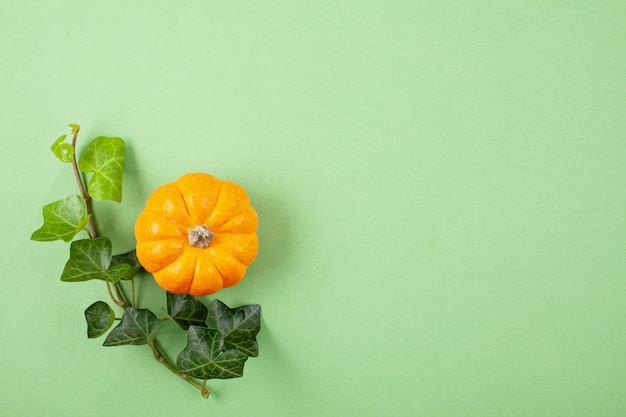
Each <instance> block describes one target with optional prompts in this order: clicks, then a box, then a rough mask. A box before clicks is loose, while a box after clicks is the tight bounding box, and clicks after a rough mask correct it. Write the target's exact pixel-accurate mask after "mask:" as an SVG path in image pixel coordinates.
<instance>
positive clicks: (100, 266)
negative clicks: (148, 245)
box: [61, 236, 130, 282]
mask: <svg viewBox="0 0 626 417" xmlns="http://www.w3.org/2000/svg"><path fill="white" fill-rule="evenodd" d="M111 251H112V244H111V240H110V239H109V238H108V237H106V236H102V237H99V238H96V239H82V240H76V241H74V242H72V245H71V246H70V259H69V260H68V261H67V263H66V264H65V268H64V269H63V273H62V274H61V281H66V282H81V281H89V280H91V279H99V280H102V281H108V282H117V281H119V280H120V279H121V278H122V277H123V276H124V274H125V273H126V272H127V271H128V270H129V269H130V265H128V264H117V265H111V258H112V255H111Z"/></svg>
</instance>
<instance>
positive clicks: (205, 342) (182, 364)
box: [176, 326, 248, 379]
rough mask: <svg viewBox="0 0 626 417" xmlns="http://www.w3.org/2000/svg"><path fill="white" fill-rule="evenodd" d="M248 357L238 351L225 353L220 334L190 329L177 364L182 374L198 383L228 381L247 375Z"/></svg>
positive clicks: (208, 330) (226, 351)
mask: <svg viewBox="0 0 626 417" xmlns="http://www.w3.org/2000/svg"><path fill="white" fill-rule="evenodd" d="M246 359H248V355H246V354H245V353H243V352H241V351H238V350H237V349H224V337H223V336H222V334H221V333H220V332H219V331H218V330H214V329H207V328H205V327H199V326H189V334H188V338H187V346H186V347H185V349H183V350H182V352H180V354H179V355H178V358H177V360H176V366H177V367H178V371H179V372H181V373H183V374H185V375H188V376H191V377H194V378H198V379H214V378H217V379H226V378H237V377H240V376H242V375H243V366H244V363H245V362H246Z"/></svg>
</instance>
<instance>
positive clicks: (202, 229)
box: [187, 224, 213, 249]
mask: <svg viewBox="0 0 626 417" xmlns="http://www.w3.org/2000/svg"><path fill="white" fill-rule="evenodd" d="M187 237H188V238H189V244H190V245H191V246H195V247H196V248H200V249H206V248H208V247H209V244H211V240H213V233H211V231H210V230H209V228H208V227H207V226H206V225H205V224H203V225H201V226H195V227H194V228H193V229H189V230H188V231H187Z"/></svg>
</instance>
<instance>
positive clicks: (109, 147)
mask: <svg viewBox="0 0 626 417" xmlns="http://www.w3.org/2000/svg"><path fill="white" fill-rule="evenodd" d="M78 167H79V168H80V170H81V171H82V172H85V173H89V172H91V173H93V176H92V177H91V179H90V180H89V184H87V189H88V191H89V195H90V196H91V197H93V199H94V200H113V201H118V202H119V201H122V174H123V172H124V140H122V139H120V138H109V137H106V136H99V137H97V138H95V139H94V140H92V141H91V142H90V143H89V145H87V148H85V151H84V152H83V153H82V155H81V157H80V159H79V160H78Z"/></svg>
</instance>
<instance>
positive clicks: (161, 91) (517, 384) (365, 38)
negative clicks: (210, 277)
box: [0, 0, 626, 417]
mask: <svg viewBox="0 0 626 417" xmlns="http://www.w3.org/2000/svg"><path fill="white" fill-rule="evenodd" d="M624 21H626V3H625V2H624V1H622V0H616V1H602V0H600V1H593V2H589V1H550V0H543V1H515V2H514V1H468V2H453V1H418V0H416V1H380V2H377V1H313V2H304V1H259V2H242V1H228V2H215V1H209V0H205V1H199V0H188V1H179V2H173V1H150V2H143V3H142V4H141V5H140V2H122V1H108V2H90V1H87V2H86V1H54V2H26V1H24V2H21V1H20V2H18V1H7V0H1V1H0V51H1V53H0V60H1V61H0V63H1V65H0V103H1V107H0V127H1V132H2V152H0V158H1V169H2V177H3V181H2V182H1V185H0V187H1V188H0V191H1V195H2V199H3V203H2V214H3V215H2V238H1V239H2V248H3V250H2V252H1V253H2V254H1V259H2V267H3V273H2V288H1V291H0V320H1V322H0V382H1V384H0V393H1V394H0V414H2V415H6V416H51V415H55V416H68V417H71V416H111V415H121V414H124V415H130V414H132V415H142V416H173V415H188V416H191V415H213V416H243V415H254V416H261V417H263V416H268V417H269V416H272V417H280V416H289V417H293V416H366V417H368V416H407V417H408V416H481V417H486V416H546V417H547V416H550V417H555V416H568V417H571V416H623V415H626V401H625V400H624V398H626V332H625V330H626V302H625V296H626V280H625V278H626V256H625V255H626V169H625V168H626V135H625V133H624V132H625V129H626V118H625V116H626V112H625V109H626V89H625V87H626V76H625V74H626V50H625V46H626V45H625V41H626V29H625V25H624ZM68 123H78V124H80V125H81V126H82V130H81V139H80V140H81V141H82V142H81V143H82V144H83V145H84V144H85V143H86V141H87V140H88V139H91V138H92V137H95V136H98V135H108V136H120V137H122V138H124V139H125V140H126V142H127V164H126V172H125V175H126V176H125V179H124V200H123V202H122V204H115V203H100V204H97V205H96V207H95V209H96V215H97V216H98V218H99V224H100V228H101V230H102V231H104V232H105V233H106V234H108V235H109V236H110V237H111V238H112V239H113V242H114V247H115V248H116V250H117V251H119V252H122V251H126V250H129V249H132V247H133V245H134V240H133V239H134V238H133V234H132V226H133V223H134V219H135V217H136V216H137V214H138V213H139V211H140V210H141V209H142V207H143V204H144V202H145V200H146V198H147V197H148V195H149V194H150V192H151V191H152V190H153V189H154V188H155V187H157V186H158V185H160V184H163V183H166V182H170V181H172V180H174V179H175V178H177V177H178V176H179V175H181V174H183V173H186V172H191V171H205V172H209V173H212V174H214V175H216V176H218V177H220V178H224V179H229V180H232V181H235V182H238V183H240V184H241V185H243V186H244V187H245V188H246V189H247V190H248V191H249V194H250V197H251V200H252V202H253V205H254V206H255V208H256V209H257V211H258V213H259V217H260V228H259V236H260V245H261V246H260V252H259V256H258V258H257V260H256V261H255V263H254V264H253V266H252V267H251V268H250V270H249V273H248V275H247V277H246V278H245V280H244V281H243V282H242V283H241V284H240V285H239V286H237V287H234V288H231V289H227V290H224V291H223V292H221V293H219V294H218V297H219V298H220V299H222V300H223V301H225V302H226V303H227V304H230V305H233V306H234V305H238V304H244V303H259V304H261V305H262V306H263V327H262V330H261V333H260V334H259V343H260V351H261V353H260V356H259V357H258V358H254V359H250V360H249V361H248V362H247V364H246V368H245V376H244V377H243V378H239V379H233V380H226V381H212V382H211V383H210V384H209V387H210V389H211V390H212V392H213V395H212V397H211V398H210V399H209V400H208V401H206V400H203V399H202V398H200V396H199V394H198V392H197V391H196V390H194V389H193V388H192V387H191V386H189V385H188V384H186V383H184V382H182V381H180V380H178V379H177V378H175V377H174V376H172V375H171V374H170V373H169V372H167V370H166V369H165V368H163V367H162V366H160V365H158V364H157V363H156V362H155V361H154V359H153V358H152V357H151V353H150V351H149V349H148V348H146V347H135V346H133V347H120V348H104V347H101V346H100V345H101V343H102V339H97V340H88V339H87V338H86V331H85V324H84V318H83V310H84V309H85V308H86V307H87V306H88V305H89V304H91V303H92V302H93V301H96V300H99V299H102V300H107V294H106V290H105V287H104V284H102V283H100V282H88V283H85V284H69V283H63V282H60V281H59V278H58V277H59V276H60V273H61V271H62V268H63V265H64V263H65V260H66V258H67V254H68V245H67V244H65V243H62V242H56V243H52V244H43V243H36V242H31V241H29V236H30V234H31V232H32V231H34V230H35V229H36V228H38V227H39V226H40V224H41V207H42V206H43V205H44V204H46V203H48V202H51V201H54V200H57V199H60V198H64V197H66V196H67V195H69V194H72V193H75V192H76V191H75V186H74V183H73V177H72V173H71V170H70V169H69V167H68V166H65V165H62V164H61V163H59V162H58V161H57V160H56V159H55V158H54V156H53V155H52V154H51V153H50V152H49V150H48V148H49V146H50V144H51V143H52V141H54V140H55V139H56V138H57V137H58V136H60V135H61V134H65V133H68V132H69V130H68V128H66V125H67V124H68ZM139 287H140V290H142V294H143V295H142V297H141V298H140V302H141V303H142V304H143V305H146V306H151V307H152V308H154V310H155V312H157V314H158V315H160V316H164V315H165V311H164V306H165V304H164V301H163V300H162V299H161V298H160V297H161V296H160V295H159V294H160V292H159V291H158V289H157V288H156V287H155V286H154V284H153V283H152V282H151V281H150V278H149V277H148V276H146V277H143V278H142V281H141V283H140V285H139ZM168 326H169V325H168ZM168 326H166V327H165V328H164V331H163V334H162V336H160V338H161V337H162V338H163V340H164V342H163V343H164V344H166V345H167V347H168V348H169V349H171V351H172V352H173V349H179V348H182V346H179V345H180V343H183V344H184V341H181V342H178V341H176V342H167V340H168V339H172V340H173V339H174V338H175V337H179V336H180V335H179V334H178V333H177V331H176V329H175V328H174V327H168ZM174 354H175V353H173V355H174Z"/></svg>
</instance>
